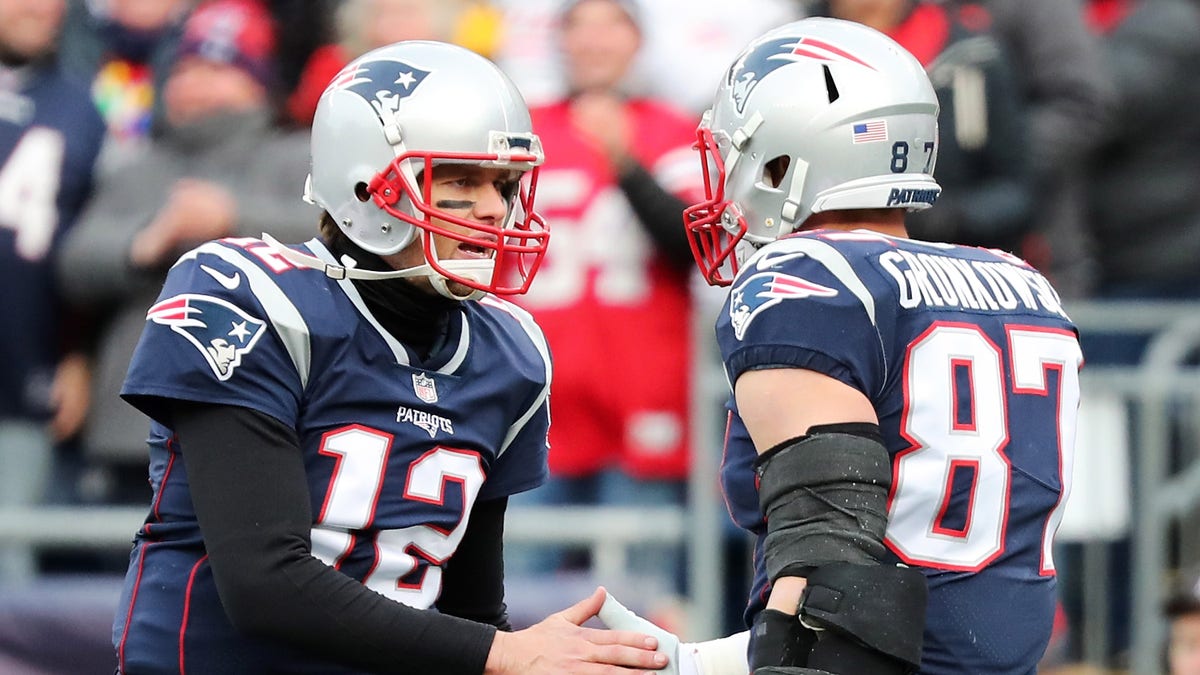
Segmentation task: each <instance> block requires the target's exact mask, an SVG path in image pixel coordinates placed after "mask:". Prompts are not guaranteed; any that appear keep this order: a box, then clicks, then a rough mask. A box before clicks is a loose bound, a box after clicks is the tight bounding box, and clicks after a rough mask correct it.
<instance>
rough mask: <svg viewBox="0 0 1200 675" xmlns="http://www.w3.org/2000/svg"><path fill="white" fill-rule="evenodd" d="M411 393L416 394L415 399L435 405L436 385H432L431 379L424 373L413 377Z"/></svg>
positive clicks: (436, 397) (436, 398)
mask: <svg viewBox="0 0 1200 675" xmlns="http://www.w3.org/2000/svg"><path fill="white" fill-rule="evenodd" d="M413 391H414V392H416V394H417V398H419V399H421V400H422V401H425V402H426V403H437V400H438V395H437V385H435V384H434V382H433V378H432V377H429V376H428V375H425V374H424V373H417V374H415V375H413Z"/></svg>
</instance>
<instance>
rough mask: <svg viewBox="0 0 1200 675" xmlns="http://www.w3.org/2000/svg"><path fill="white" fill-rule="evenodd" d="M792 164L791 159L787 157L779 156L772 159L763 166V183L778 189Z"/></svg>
mask: <svg viewBox="0 0 1200 675" xmlns="http://www.w3.org/2000/svg"><path fill="white" fill-rule="evenodd" d="M791 164H792V158H791V157H789V156H787V155H779V156H778V157H775V158H774V159H771V160H769V161H768V162H767V163H766V164H763V182H765V183H766V184H767V185H770V186H771V187H773V188H776V189H778V188H779V186H780V184H782V183H783V177H784V176H786V175H787V170H788V167H789V166H791Z"/></svg>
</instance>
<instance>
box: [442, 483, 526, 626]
mask: <svg viewBox="0 0 1200 675" xmlns="http://www.w3.org/2000/svg"><path fill="white" fill-rule="evenodd" d="M507 508H508V498H507V497H504V498H500V499H489V500H487V501H483V502H478V503H476V504H475V508H474V509H472V511H471V519H470V520H469V521H468V522H467V531H466V533H465V534H464V535H463V539H462V542H461V543H459V545H458V548H457V549H456V550H455V551H454V557H452V558H451V559H450V561H449V562H448V563H446V565H445V566H444V568H443V571H442V595H441V597H439V598H438V601H437V608H438V610H439V611H441V612H442V613H443V614H449V615H451V616H458V617H462V618H464V619H470V620H472V621H478V622H480V623H486V624H491V625H493V626H495V627H497V628H499V629H500V630H504V631H508V630H512V626H511V625H509V623H508V608H507V607H506V606H505V604H504V544H503V542H504V511H505V509H507Z"/></svg>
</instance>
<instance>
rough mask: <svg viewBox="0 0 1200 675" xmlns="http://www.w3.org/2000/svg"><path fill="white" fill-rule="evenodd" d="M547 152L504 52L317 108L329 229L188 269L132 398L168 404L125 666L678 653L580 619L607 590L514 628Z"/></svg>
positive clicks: (538, 475)
mask: <svg viewBox="0 0 1200 675" xmlns="http://www.w3.org/2000/svg"><path fill="white" fill-rule="evenodd" d="M542 161H543V157H542V151H541V146H540V142H539V140H538V138H537V137H536V136H535V135H534V134H533V133H532V131H531V128H530V122H529V114H528V112H527V110H526V108H525V104H524V102H523V100H522V99H521V97H520V94H519V93H518V92H517V91H516V89H515V88H514V87H513V86H512V84H511V82H510V81H509V80H508V79H507V78H506V77H505V76H504V75H503V74H502V73H501V72H500V71H499V70H498V69H496V68H495V66H493V65H492V64H490V63H489V62H487V61H486V60H484V59H483V58H482V57H479V56H478V55H475V54H473V53H471V52H469V51H466V50H464V49H461V48H458V47H454V46H451V45H446V44H442V43H432V42H405V43H397V44H395V45H391V46H388V47H384V48H380V49H377V50H375V51H372V52H370V53H368V54H366V55H364V56H362V57H360V58H359V59H357V60H356V61H354V62H352V63H351V64H349V65H348V66H347V67H346V68H345V69H344V70H343V71H342V73H341V74H340V75H339V76H338V77H337V78H335V79H334V80H333V82H331V84H330V85H329V87H328V89H327V90H326V92H325V94H324V95H323V96H322V98H321V101H320V103H319V105H318V108H317V112H316V119H315V121H314V124H313V132H312V172H311V176H310V180H309V185H308V188H307V194H308V197H309V199H310V200H311V201H313V202H314V203H316V204H317V205H319V206H321V207H322V208H323V209H324V211H325V213H324V216H323V221H322V223H321V237H319V238H317V239H313V240H312V241H309V242H307V243H305V244H302V245H296V246H290V247H288V246H284V245H282V244H280V243H278V242H276V241H274V240H273V239H270V238H269V237H267V236H266V235H264V239H262V240H260V239H225V240H220V241H215V242H210V243H207V244H204V245H202V246H200V247H198V248H196V249H194V250H193V251H191V252H189V253H187V254H185V255H184V256H183V257H182V258H181V259H180V260H179V261H178V262H177V263H176V264H175V265H174V266H173V268H172V269H171V271H170V273H169V274H168V277H167V280H166V282H165V284H164V286H163V290H162V293H161V295H160V296H159V298H158V301H157V302H156V303H155V304H154V305H153V306H151V307H150V308H149V310H148V312H147V323H146V328H145V330H144V332H143V335H142V338H141V341H140V342H139V345H138V348H137V351H136V353H135V355H134V358H133V362H132V363H131V365H130V368H129V373H128V377H127V380H126V382H125V386H124V388H123V390H122V396H123V397H124V398H126V400H128V401H130V402H131V403H132V404H134V405H135V406H137V407H138V408H140V409H141V410H143V411H144V412H146V413H147V414H148V415H149V416H150V417H151V418H152V420H153V424H152V427H151V434H150V453H151V462H150V478H151V484H152V487H153V490H154V494H153V503H152V505H151V510H150V514H149V516H148V517H147V519H146V522H145V524H144V525H143V527H142V528H141V530H140V531H139V532H138V535H137V538H136V540H135V545H134V549H133V552H132V555H131V560H130V566H129V571H128V574H127V577H126V586H125V592H124V596H123V598H122V600H121V604H120V607H119V610H118V613H117V616H116V619H115V621H114V645H115V647H116V650H117V654H118V659H119V668H120V672H122V673H126V674H127V675H138V674H141V673H183V672H192V673H222V674H231V673H268V672H288V673H306V672H312V673H334V672H337V673H343V672H344V673H351V672H354V673H358V672H388V673H423V672H437V673H485V672H486V673H562V672H566V673H619V672H628V671H631V670H632V669H633V668H635V667H636V668H640V669H656V668H658V667H661V666H662V665H663V664H665V662H666V661H665V658H664V657H663V656H662V655H658V654H655V652H654V646H655V645H654V643H653V640H651V639H650V638H648V637H647V636H645V635H641V634H637V633H634V632H631V631H625V632H617V631H603V630H598V629H592V628H583V627H581V626H580V625H579V624H581V623H583V622H584V621H585V620H587V619H588V618H589V617H590V616H592V615H593V614H595V613H596V612H597V611H598V610H599V607H600V602H601V601H602V600H603V593H601V592H600V591H599V590H598V591H597V592H596V593H594V594H593V595H592V597H590V598H588V599H586V600H584V601H582V602H580V603H578V604H576V605H575V606H573V607H571V608H569V609H567V610H564V611H563V612H560V613H559V614H555V615H553V616H551V617H550V618H548V619H546V620H545V621H543V622H541V623H539V624H537V625H535V626H533V627H531V628H529V629H526V630H523V631H517V632H515V633H511V632H504V631H508V630H509V626H508V622H507V618H506V611H505V605H504V597H503V564H502V556H501V536H502V533H503V518H504V512H505V506H506V503H507V498H508V497H509V496H510V495H512V494H515V493H517V492H520V491H523V490H528V489H531V488H533V487H535V486H537V485H539V484H540V483H541V482H542V481H544V480H545V478H546V472H547V469H546V467H547V463H546V453H547V444H546V435H547V431H548V427H549V423H550V416H549V409H548V406H547V395H548V392H549V387H550V380H551V358H550V354H549V351H548V349H547V347H546V343H545V340H544V339H543V337H542V334H541V331H540V330H539V329H538V327H537V326H536V325H535V324H534V322H533V321H532V320H531V319H530V317H529V315H528V314H527V313H525V312H524V311H522V310H520V309H518V308H517V307H515V306H514V305H512V304H510V303H509V302H507V301H505V300H503V299H502V298H501V296H504V295H512V294H516V293H520V292H523V291H524V290H525V289H526V288H527V287H528V283H529V281H530V280H531V279H532V276H533V273H534V272H535V271H536V269H537V266H538V264H539V263H540V261H541V258H542V256H543V255H544V253H545V247H546V244H547V240H548V232H547V231H546V229H545V228H544V226H543V224H542V223H541V220H540V218H538V216H537V215H536V214H535V212H534V211H533V208H532V206H533V204H532V198H533V190H534V182H535V181H536V167H537V166H538V165H540V164H541V163H542ZM502 265H511V266H512V267H513V269H516V270H518V273H517V274H515V275H510V274H500V273H499V271H498V270H496V268H497V267H499V266H502ZM502 278H503V279H505V280H508V281H505V282H501V281H500V279H502ZM514 278H515V279H517V281H516V282H512V281H511V280H512V279H514ZM506 284H507V285H506ZM648 640H649V642H647V641H648Z"/></svg>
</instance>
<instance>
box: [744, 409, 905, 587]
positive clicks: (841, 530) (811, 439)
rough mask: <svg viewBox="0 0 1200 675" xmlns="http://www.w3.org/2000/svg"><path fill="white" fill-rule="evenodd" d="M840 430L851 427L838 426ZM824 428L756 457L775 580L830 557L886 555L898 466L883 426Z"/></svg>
mask: <svg viewBox="0 0 1200 675" xmlns="http://www.w3.org/2000/svg"><path fill="white" fill-rule="evenodd" d="M840 428H847V429H853V430H852V431H849V432H843V431H840V430H839V431H833V429H840ZM825 429H826V430H821V431H817V430H816V428H814V430H810V433H809V434H808V435H806V436H802V437H800V438H798V439H795V440H791V441H786V442H784V443H781V444H779V445H777V446H775V447H774V448H771V449H770V450H768V451H767V452H765V453H763V454H762V455H761V456H760V457H759V458H758V460H757V462H756V463H755V471H756V472H757V474H758V481H759V494H758V497H759V505H760V506H761V507H762V512H763V515H764V517H765V518H766V520H767V537H766V541H765V551H766V568H767V576H768V578H770V579H771V580H772V581H774V580H775V579H777V578H779V577H780V576H785V575H788V576H806V574H807V572H808V571H809V570H811V569H813V568H815V567H820V566H822V565H827V564H830V563H838V562H849V563H855V564H860V565H866V564H874V563H878V562H879V560H880V559H881V558H882V556H883V554H884V546H883V535H884V529H885V528H886V526H887V496H888V490H889V489H890V488H891V484H892V468H891V459H890V458H889V456H888V453H887V449H886V448H884V446H883V443H882V441H881V440H880V438H879V435H878V434H879V431H878V430H879V427H878V426H876V425H863V424H856V425H837V426H836V427H834V426H831V427H826V428H825ZM863 429H866V430H873V433H870V432H868V433H861V430H863ZM814 431H815V433H814Z"/></svg>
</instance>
